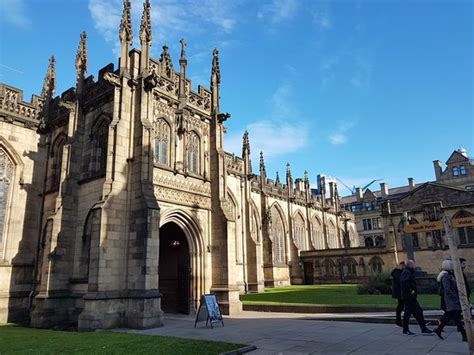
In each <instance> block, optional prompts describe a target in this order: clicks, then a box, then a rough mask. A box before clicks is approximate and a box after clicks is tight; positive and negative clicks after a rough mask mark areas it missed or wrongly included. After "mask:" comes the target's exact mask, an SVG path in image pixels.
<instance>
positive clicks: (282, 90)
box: [225, 83, 310, 161]
mask: <svg viewBox="0 0 474 355" xmlns="http://www.w3.org/2000/svg"><path fill="white" fill-rule="evenodd" d="M292 95H293V91H292V86H291V84H289V83H282V84H281V85H280V86H278V87H277V88H276V89H275V91H274V93H273V94H272V95H271V97H270V98H269V100H268V104H269V106H270V107H271V109H270V114H269V118H266V119H261V120H257V121H255V122H253V123H250V124H249V125H247V127H246V129H247V130H248V132H249V137H250V144H251V152H252V159H253V161H258V155H259V153H260V151H263V153H264V155H265V158H266V159H272V158H274V157H277V156H279V155H283V154H287V153H293V152H296V151H298V150H299V149H302V148H304V147H305V146H306V145H307V144H308V140H309V139H308V132H309V131H310V130H309V129H308V126H309V124H308V123H307V122H306V121H305V120H304V119H301V115H300V113H299V110H298V108H297V107H295V105H294V104H293V99H292ZM293 117H300V119H299V120H298V121H295V120H292V119H291V118H293ZM283 142H284V143H283ZM225 148H226V150H227V151H230V152H234V153H237V154H239V155H240V152H241V148H242V132H240V133H234V134H232V135H229V136H228V137H227V136H226V140H225Z"/></svg>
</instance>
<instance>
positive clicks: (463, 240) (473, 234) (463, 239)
mask: <svg viewBox="0 0 474 355" xmlns="http://www.w3.org/2000/svg"><path fill="white" fill-rule="evenodd" d="M471 216H472V214H471V213H469V212H467V211H460V212H458V213H457V214H456V215H455V216H454V217H453V219H455V218H465V217H471ZM456 229H457V232H458V236H459V244H460V245H466V244H474V227H472V226H468V227H460V228H456Z"/></svg>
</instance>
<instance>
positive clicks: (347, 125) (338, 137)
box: [328, 121, 355, 145]
mask: <svg viewBox="0 0 474 355" xmlns="http://www.w3.org/2000/svg"><path fill="white" fill-rule="evenodd" d="M354 125H355V122H354V121H344V122H341V123H339V126H338V127H337V129H336V131H335V132H333V133H331V134H330V135H329V136H328V140H329V143H331V144H332V145H341V144H345V143H347V141H348V135H347V133H348V132H349V131H350V130H351V129H352V127H354Z"/></svg>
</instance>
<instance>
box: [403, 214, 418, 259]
mask: <svg viewBox="0 0 474 355" xmlns="http://www.w3.org/2000/svg"><path fill="white" fill-rule="evenodd" d="M408 221H409V219H408V213H407V212H403V214H402V238H403V241H404V244H405V253H406V255H407V260H413V261H415V253H414V251H413V236H412V234H411V233H406V232H405V226H407V225H408Z"/></svg>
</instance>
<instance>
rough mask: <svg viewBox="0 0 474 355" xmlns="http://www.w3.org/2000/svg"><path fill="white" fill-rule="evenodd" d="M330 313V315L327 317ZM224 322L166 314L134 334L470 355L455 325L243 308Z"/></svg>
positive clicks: (273, 349) (310, 349) (285, 348)
mask: <svg viewBox="0 0 474 355" xmlns="http://www.w3.org/2000/svg"><path fill="white" fill-rule="evenodd" d="M326 316H327V317H330V315H326ZM224 323H225V326H224V327H222V326H221V325H215V326H214V328H213V329H211V328H210V327H207V328H206V327H205V322H201V323H198V327H197V328H196V329H195V328H194V318H191V317H184V316H177V315H167V316H166V317H165V326H164V327H161V328H154V329H148V330H128V329H122V330H119V331H126V332H130V333H138V334H147V335H164V336H176V337H182V338H191V339H207V340H214V341H224V342H229V343H240V344H247V345H254V346H256V347H257V350H254V351H252V352H250V353H249V354H252V355H254V354H349V353H350V354H404V355H405V354H468V353H469V351H468V346H467V343H463V342H461V336H460V334H459V333H458V332H457V331H456V328H455V327H446V328H445V333H444V335H445V340H440V339H439V338H438V337H436V336H435V335H434V336H422V335H420V329H419V327H418V326H417V325H411V327H410V329H411V330H412V331H414V332H415V333H417V334H418V335H417V336H414V337H408V336H404V335H402V332H401V329H400V328H398V327H396V326H395V325H392V324H375V323H360V322H347V321H328V320H316V319H315V315H314V314H304V315H296V314H288V313H261V312H243V313H242V314H240V315H238V316H232V317H225V318H224Z"/></svg>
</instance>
